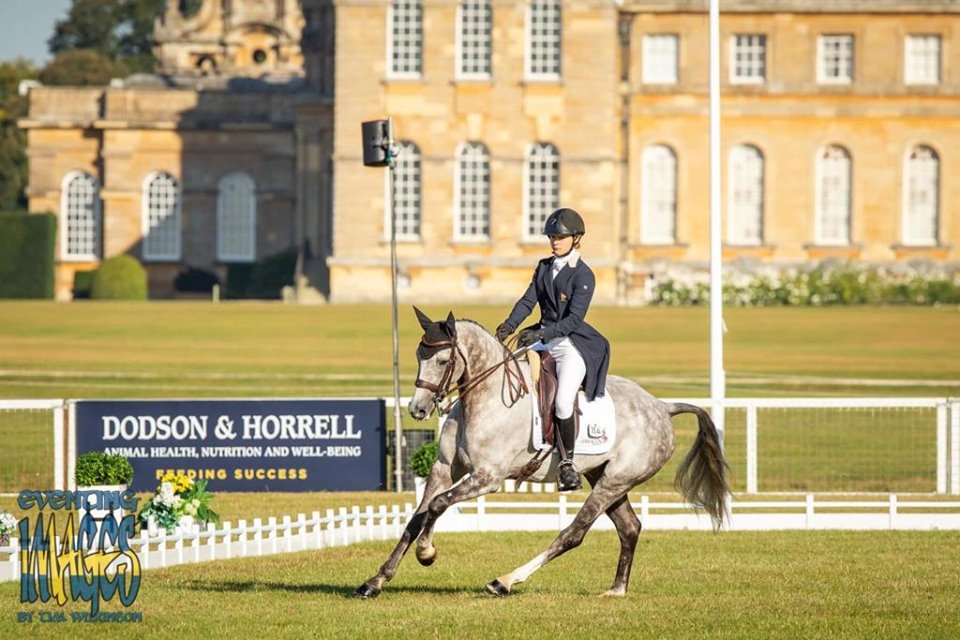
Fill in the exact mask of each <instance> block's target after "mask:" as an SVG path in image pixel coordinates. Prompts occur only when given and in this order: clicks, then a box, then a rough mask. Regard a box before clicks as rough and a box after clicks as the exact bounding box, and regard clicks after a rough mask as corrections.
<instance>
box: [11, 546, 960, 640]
mask: <svg viewBox="0 0 960 640" xmlns="http://www.w3.org/2000/svg"><path fill="white" fill-rule="evenodd" d="M552 537H553V536H552V534H550V533H504V534H486V535H481V534H439V535H438V536H437V548H438V550H439V557H438V561H437V563H436V564H435V565H434V566H432V567H430V568H424V567H420V566H419V565H418V564H417V563H416V562H415V560H414V559H413V558H412V554H411V557H408V558H406V559H405V561H404V563H403V564H402V565H401V567H400V572H399V573H398V575H397V577H396V578H395V579H394V580H393V582H391V583H389V584H388V585H387V587H386V590H385V591H384V593H383V595H381V596H380V597H379V598H378V599H376V600H369V601H362V600H356V599H353V598H350V597H349V594H350V592H351V591H352V589H353V588H355V587H356V586H357V585H358V584H360V583H361V582H362V581H363V580H365V579H366V578H367V577H369V576H370V575H371V574H372V573H373V572H374V571H376V569H377V567H378V566H379V565H380V563H381V562H382V561H383V560H384V558H385V556H386V554H387V553H388V551H389V549H390V548H391V547H392V543H387V542H384V543H365V544H360V545H354V546H351V547H347V548H337V549H326V550H323V551H315V552H302V553H296V554H281V555H277V556H269V557H263V558H253V559H242V560H229V561H218V562H215V563H205V564H200V565H184V566H178V567H173V568H170V569H164V570H149V571H147V572H146V573H145V576H144V579H143V583H142V586H141V589H140V594H139V597H138V598H137V600H136V601H135V602H134V603H133V604H132V606H131V607H130V610H132V611H138V612H141V613H142V614H143V618H144V621H143V622H142V623H139V624H138V623H127V624H111V625H107V626H106V627H105V626H104V625H98V624H93V625H90V624H86V625H85V624H73V623H70V622H66V623H62V624H40V623H38V622H34V623H32V624H30V625H26V624H24V625H18V624H17V623H16V614H17V612H29V611H33V612H38V611H41V610H44V611H56V610H58V608H57V607H56V606H55V605H53V603H47V604H46V605H40V604H32V605H25V604H21V603H20V602H19V585H18V584H17V583H6V584H0V637H5V638H7V637H9V638H13V637H26V636H27V635H29V636H30V637H61V638H66V637H70V638H94V637H98V638H99V637H103V634H108V635H109V637H111V638H141V637H149V638H153V637H162V638H171V637H180V636H184V637H198V638H219V637H239V635H240V634H242V636H243V637H252V638H257V637H268V638H306V637H318V638H351V639H353V638H368V637H369V638H407V637H416V638H517V637H529V636H531V635H532V636H535V637H544V638H554V637H563V638H610V639H619V638H624V639H626V638H631V639H633V638H656V639H665V638H745V639H750V640H753V639H755V638H829V639H831V640H832V639H834V638H890V639H898V640H899V639H900V638H955V637H958V636H960V570H958V568H960V565H958V563H957V553H956V550H957V547H958V545H960V533H957V532H903V531H887V532H808V531H803V532H800V531H793V532H743V533H722V534H719V535H713V534H709V533H702V532H645V533H643V534H642V535H641V538H640V543H639V545H638V548H637V555H636V562H635V564H634V570H633V577H632V581H631V590H630V593H629V594H628V595H627V597H625V598H618V599H609V598H599V597H598V594H599V593H601V592H602V591H603V590H604V589H606V588H607V587H608V586H609V585H610V582H611V581H612V577H613V571H614V568H615V565H616V558H617V550H618V546H619V545H618V542H617V537H616V534H615V533H614V532H595V533H591V534H589V535H588V536H587V538H586V540H585V542H584V544H583V545H582V546H581V547H580V548H578V549H575V550H573V551H571V552H570V553H568V554H567V555H565V556H563V557H561V558H559V559H557V560H556V561H554V562H553V563H551V564H549V565H548V566H546V567H545V568H543V569H542V570H541V571H539V572H538V573H536V574H535V575H534V576H533V577H532V578H531V579H530V580H529V581H528V582H527V583H524V584H521V585H518V586H517V587H516V588H515V591H514V593H513V594H511V595H510V596H508V597H506V598H503V599H496V598H493V597H491V596H488V595H486V594H485V592H484V591H483V585H484V584H485V583H486V582H487V581H489V580H491V579H492V578H494V577H496V576H498V575H502V574H503V573H506V572H507V571H508V570H510V569H512V568H514V567H515V566H518V565H519V564H521V563H523V562H526V561H527V560H528V559H530V558H532V557H533V556H534V555H536V554H537V553H539V552H540V551H541V550H542V549H543V548H544V547H545V546H546V545H547V544H548V543H549V541H550V539H551V538H552ZM121 609H122V608H121V607H120V606H119V604H117V603H112V604H108V605H107V606H106V607H105V610H108V611H118V610H121ZM66 610H67V611H83V610H84V607H83V606H78V605H67V607H66Z"/></svg>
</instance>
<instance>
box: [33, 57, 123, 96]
mask: <svg viewBox="0 0 960 640" xmlns="http://www.w3.org/2000/svg"><path fill="white" fill-rule="evenodd" d="M127 74H128V69H127V67H126V65H124V64H123V63H122V62H120V61H117V60H111V59H110V58H108V57H107V56H105V55H103V54H102V53H100V52H98V51H94V50H93V49H72V50H70V51H62V52H60V53H58V54H57V55H56V57H55V58H54V59H53V60H51V61H50V64H48V65H47V66H46V67H44V68H43V71H41V72H40V82H42V83H43V84H47V85H67V86H74V87H76V86H103V85H105V84H107V83H109V82H110V79H111V78H123V77H125V76H126V75H127Z"/></svg>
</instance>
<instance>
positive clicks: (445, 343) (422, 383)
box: [413, 335, 467, 413]
mask: <svg viewBox="0 0 960 640" xmlns="http://www.w3.org/2000/svg"><path fill="white" fill-rule="evenodd" d="M448 347H449V348H450V360H448V361H447V367H446V369H444V370H443V375H442V376H440V382H438V383H437V384H433V383H432V382H429V381H427V380H424V379H423V378H417V380H416V382H414V383H413V386H415V387H417V388H419V389H426V390H427V391H429V392H431V393H433V405H434V406H435V407H436V408H437V413H441V409H440V403H442V402H443V399H444V398H445V397H447V394H448V393H450V383H452V382H453V370H454V369H455V368H456V366H457V358H456V356H457V354H460V358H461V359H462V360H463V367H464V373H466V372H467V358H466V356H464V355H463V351H462V350H461V349H460V345H459V344H457V336H456V335H454V336H453V338H451V339H450V340H440V341H439V342H428V341H427V339H426V338H423V339H422V340H421V341H420V349H422V350H423V351H424V352H430V351H439V350H441V349H445V348H448ZM421 359H422V358H421Z"/></svg>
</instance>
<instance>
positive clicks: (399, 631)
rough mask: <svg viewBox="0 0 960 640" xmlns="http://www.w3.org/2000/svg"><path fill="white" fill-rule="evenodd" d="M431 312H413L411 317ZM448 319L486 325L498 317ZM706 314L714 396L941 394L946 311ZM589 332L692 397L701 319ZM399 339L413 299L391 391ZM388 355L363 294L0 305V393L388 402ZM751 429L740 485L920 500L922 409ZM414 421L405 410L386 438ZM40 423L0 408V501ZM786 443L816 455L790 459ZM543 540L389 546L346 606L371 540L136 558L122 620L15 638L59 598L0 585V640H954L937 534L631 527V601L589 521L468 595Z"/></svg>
mask: <svg viewBox="0 0 960 640" xmlns="http://www.w3.org/2000/svg"><path fill="white" fill-rule="evenodd" d="M450 309H451V308H450V307H449V306H444V307H440V306H429V305H427V306H425V307H424V310H425V311H426V312H427V313H428V314H430V315H431V316H433V315H439V314H440V313H446V312H447V311H448V310H450ZM452 310H453V312H454V314H455V315H456V316H457V317H466V318H471V319H474V320H477V321H479V322H481V323H482V324H484V326H487V327H488V328H492V327H494V326H496V324H497V323H498V322H500V321H501V320H502V319H503V317H504V316H505V315H506V313H507V311H508V309H506V308H499V307H488V306H466V305H465V306H462V307H454V308H452ZM724 316H725V321H726V325H727V330H728V332H727V334H726V336H725V340H726V342H725V345H726V353H725V365H726V370H727V376H728V395H729V396H730V397H852V396H857V397H859V396H873V397H903V396H911V397H928V396H929V397H933V396H939V397H951V396H952V397H957V396H960V310H958V309H957V308H956V307H950V308H907V307H850V308H825V309H806V308H802V309H795V308H772V309H739V308H731V309H727V310H725V313H724ZM589 321H590V322H591V323H592V324H594V325H595V326H597V327H598V328H599V329H600V330H601V331H602V332H603V333H605V335H607V337H608V338H609V339H610V342H611V345H612V350H613V354H612V362H611V369H610V371H611V373H613V374H617V375H622V376H625V377H628V378H632V379H634V380H636V381H638V382H639V383H641V384H642V385H643V386H644V387H646V388H647V389H648V390H650V391H651V392H652V393H654V394H656V395H658V396H661V397H675V398H676V397H686V398H697V397H700V398H703V397H706V396H708V395H709V375H708V371H709V331H708V310H707V309H705V308H704V309H700V308H682V309H661V308H643V309H628V308H595V309H593V310H591V315H590V317H589ZM419 335H420V330H419V326H418V324H417V322H416V319H415V318H414V316H413V313H412V310H411V309H409V308H408V307H402V308H401V314H400V340H401V346H400V355H401V394H402V395H409V393H410V392H411V390H412V388H413V379H414V377H415V357H414V355H413V351H414V348H415V345H416V342H417V340H418V339H419ZM390 348H391V347H390V310H389V307H387V306H382V305H381V306H373V305H368V306H318V307H301V306H292V305H282V304H255V303H222V304H216V305H215V304H210V303H163V302H152V303H148V304H147V303H141V304H135V303H74V304H69V305H64V304H55V303H46V302H4V303H2V304H0V380H2V384H0V397H2V398H7V399H14V398H229V397H325V396H326V397H345V396H388V395H390V394H391V393H392V390H391V389H392V386H391V385H392V383H391V369H390V367H391V355H390ZM760 419H761V423H762V425H765V426H763V427H762V428H761V431H760V438H759V442H758V446H759V450H760V456H759V460H760V466H761V468H760V470H759V474H760V478H761V483H760V484H761V487H760V488H761V491H764V492H771V493H791V492H816V493H820V492H831V491H836V490H838V489H840V490H844V491H866V492H890V491H893V492H900V493H921V494H926V493H929V492H931V491H932V490H933V489H932V487H933V486H934V483H935V477H934V475H935V466H934V463H933V459H934V457H935V446H936V434H935V429H934V427H933V424H934V416H933V410H932V409H931V410H917V411H912V412H909V415H908V414H902V415H901V414H898V413H896V412H874V411H870V410H862V411H859V410H858V411H846V412H839V411H831V410H797V411H790V412H783V411H782V410H776V409H764V410H761V416H760ZM726 422H727V424H726V450H727V456H728V460H729V463H730V466H731V477H732V484H733V487H734V490H735V491H737V492H742V491H743V490H744V489H745V485H744V473H745V469H744V467H745V451H744V439H745V425H744V422H745V418H744V412H743V411H742V410H730V411H729V412H728V415H727V420H726ZM435 424H436V423H435V421H432V420H431V421H430V422H428V423H414V422H413V421H412V420H407V421H405V428H433V427H434V426H435ZM388 425H389V426H390V428H392V423H391V419H390V416H388ZM674 425H675V428H676V430H677V436H678V443H677V454H676V455H675V456H674V460H673V461H671V463H670V465H669V466H668V467H667V468H666V469H664V470H663V471H662V472H661V473H660V474H658V476H656V477H655V478H654V479H653V480H652V481H651V482H649V483H647V484H646V485H644V486H642V487H640V488H639V489H638V490H637V491H635V492H634V493H665V492H669V491H670V490H671V486H672V480H673V474H674V470H675V468H676V464H677V463H678V461H679V458H680V454H682V453H685V452H686V450H687V449H688V448H689V446H690V444H691V443H692V439H693V435H694V429H695V421H694V420H693V419H691V417H690V416H680V417H678V418H676V419H675V420H674ZM50 431H51V429H50V428H49V422H48V420H47V419H46V416H44V415H42V413H37V414H23V413H21V414H8V413H7V414H5V413H3V412H0V441H2V442H3V443H4V446H3V447H2V448H0V492H13V491H16V490H17V489H18V488H27V487H30V488H39V487H47V486H50V485H51V484H52V481H53V474H52V455H51V453H50V451H51V449H52V444H53V438H52V434H51V433H50ZM798 447H801V449H799V450H802V451H807V452H814V453H816V454H817V455H799V456H798V455H797V451H798ZM849 452H854V454H855V455H851V454H850V453H849ZM877 469H881V470H882V473H878V472H877ZM841 488H842V489H841ZM144 497H146V496H144ZM510 499H512V500H516V499H524V497H523V496H520V497H518V496H512V497H511V498H510ZM738 499H747V498H746V497H744V496H738ZM410 501H412V493H405V494H400V495H397V494H392V493H363V494H356V493H344V494H336V493H308V494H292V493H284V494H226V493H225V494H219V495H218V496H217V498H216V500H215V506H216V507H217V508H218V510H219V511H220V512H221V514H222V516H223V517H224V519H225V520H231V521H236V520H237V519H240V518H246V519H248V520H250V519H252V518H254V517H263V518H266V517H269V516H283V515H296V514H297V513H301V512H304V513H310V512H311V511H314V510H323V509H327V508H335V507H340V506H353V505H358V506H361V507H363V506H366V505H374V506H376V505H380V504H387V505H392V504H398V503H400V504H402V503H403V502H410ZM0 509H6V510H9V511H12V512H13V513H14V514H15V515H18V516H19V515H21V514H20V512H19V510H17V509H16V506H15V498H12V497H0ZM551 538H552V534H549V533H509V534H484V535H480V534H438V536H437V547H438V549H439V552H440V556H439V560H438V562H437V564H435V565H434V566H433V567H430V568H423V567H420V566H419V565H418V564H417V563H416V561H415V560H414V559H413V558H412V557H408V558H407V559H406V560H405V561H404V563H403V564H402V565H401V569H400V572H399V574H398V576H397V578H396V579H395V580H394V581H393V582H392V583H390V584H388V585H387V587H386V589H385V590H384V593H383V595H382V596H381V597H380V598H379V599H377V600H375V601H369V602H363V601H357V600H353V599H351V598H349V597H348V595H349V593H350V592H351V591H352V589H353V588H355V587H356V586H357V585H358V584H359V583H360V582H362V581H363V580H364V579H365V578H367V577H369V575H370V574H372V573H373V572H374V571H375V570H376V568H377V567H378V566H379V564H380V563H381V562H382V561H383V560H384V558H385V556H386V554H387V553H388V551H389V549H390V548H391V547H392V543H364V544H360V545H355V546H351V547H346V548H328V549H324V550H322V551H316V552H301V553H294V554H281V555H278V556H268V557H263V558H252V559H237V560H229V561H218V562H215V563H206V564H201V565H189V564H188V565H183V566H178V567H173V568H169V569H162V570H161V569H151V570H148V571H147V572H146V573H145V577H144V581H143V586H142V589H141V595H140V597H139V599H138V600H137V602H136V604H135V606H134V607H132V609H134V610H140V611H143V612H144V624H126V625H122V624H116V625H108V627H107V628H106V629H105V628H104V627H103V625H77V624H69V623H68V626H66V627H63V626H60V627H59V628H58V625H56V624H53V623H50V624H37V623H34V624H32V625H29V628H26V627H25V626H18V625H17V623H16V613H17V612H20V611H36V612H38V611H41V610H54V609H56V607H55V606H54V605H52V603H48V605H47V606H41V605H35V606H27V605H20V603H19V596H18V594H19V587H18V585H17V584H16V583H3V584H0V637H3V638H7V637H11V638H12V637H20V636H21V635H26V634H27V632H29V635H30V636H31V637H62V636H63V635H64V634H65V633H67V632H69V634H70V636H71V637H77V638H85V637H92V636H94V635H97V636H102V635H103V634H104V633H107V634H109V635H110V636H111V637H118V638H127V637H131V638H133V637H137V638H139V637H159V636H163V637H170V636H171V635H192V636H198V637H236V636H239V635H241V634H242V635H243V636H245V637H250V636H254V637H255V636H259V635H267V636H273V637H284V638H285V637H290V638H300V637H307V636H314V637H344V638H347V637H349V638H358V637H360V638H362V637H407V636H415V637H426V638H439V637H464V638H472V637H480V638H499V637H516V636H519V635H530V634H535V635H536V636H544V637H554V636H569V637H576V636H580V637H610V638H637V637H650V638H693V637H721V638H758V637H803V638H820V637H822V638H828V637H829V638H861V637H879V638H948V637H957V636H960V604H958V603H960V559H958V558H960V553H958V548H960V533H958V532H951V531H941V532H906V531H884V532H823V531H818V532H800V531H790V532H764V533H760V532H757V533H754V532H721V533H720V534H716V535H714V534H709V533H700V532H665V531H645V532H644V533H643V534H642V535H641V541H640V545H639V547H638V551H637V556H636V560H635V564H634V570H633V578H632V581H631V591H630V594H629V595H628V596H627V597H626V598H624V599H620V600H610V599H603V598H599V597H598V594H599V593H601V592H602V591H603V590H604V589H606V588H607V587H608V586H609V583H610V582H611V580H612V578H613V572H614V568H615V564H616V559H617V549H618V543H617V538H616V535H615V533H613V532H606V531H604V532H599V531H598V532H593V533H591V534H589V535H588V536H587V538H586V541H585V542H584V545H583V546H582V547H580V548H579V549H576V550H574V551H573V552H571V553H569V554H567V555H566V556H564V557H562V558H560V559H558V560H556V561H555V562H553V563H551V564H550V565H548V566H547V567H545V568H544V569H543V570H541V571H540V572H538V573H537V574H535V575H534V576H533V578H532V579H531V580H530V581H528V582H527V583H525V584H523V585H519V586H518V587H517V589H516V590H515V593H514V594H512V595H511V596H510V597H508V598H505V599H502V600H500V599H494V598H491V597H488V596H486V595H485V592H483V585H484V584H485V583H486V582H487V581H489V580H490V579H492V578H493V577H495V576H497V575H500V574H502V573H504V572H505V571H507V570H509V569H512V568H513V567H515V566H517V565H519V564H521V563H523V562H525V561H526V560H528V559H530V558H531V557H533V556H534V555H536V554H537V553H539V552H540V551H541V550H542V549H543V548H544V547H545V546H546V545H547V544H548V542H549V540H550V539H551ZM411 555H412V554H411ZM115 608H116V606H114V609H115ZM80 609H81V607H77V606H73V605H70V606H68V607H67V608H66V610H67V611H72V610H80Z"/></svg>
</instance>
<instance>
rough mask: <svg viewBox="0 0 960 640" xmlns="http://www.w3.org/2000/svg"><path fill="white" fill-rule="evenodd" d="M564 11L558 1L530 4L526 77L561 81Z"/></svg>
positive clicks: (542, 1) (528, 7) (536, 0)
mask: <svg viewBox="0 0 960 640" xmlns="http://www.w3.org/2000/svg"><path fill="white" fill-rule="evenodd" d="M562 34H563V8H562V5H561V3H560V1H559V0H531V2H530V3H529V5H527V47H526V52H527V54H526V65H525V66H526V71H527V72H526V77H527V78H531V79H544V80H556V79H559V78H560V69H561V64H560V62H561V59H562V40H563V36H562Z"/></svg>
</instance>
